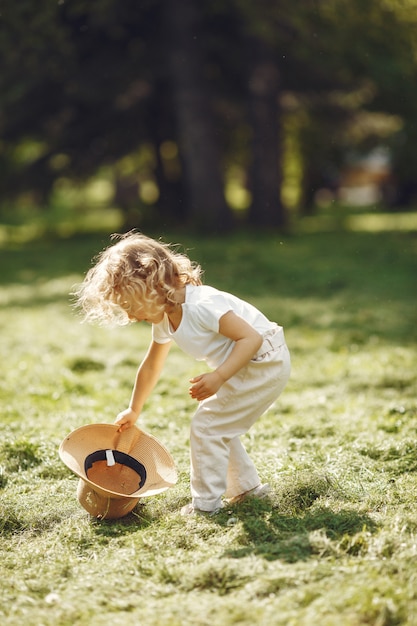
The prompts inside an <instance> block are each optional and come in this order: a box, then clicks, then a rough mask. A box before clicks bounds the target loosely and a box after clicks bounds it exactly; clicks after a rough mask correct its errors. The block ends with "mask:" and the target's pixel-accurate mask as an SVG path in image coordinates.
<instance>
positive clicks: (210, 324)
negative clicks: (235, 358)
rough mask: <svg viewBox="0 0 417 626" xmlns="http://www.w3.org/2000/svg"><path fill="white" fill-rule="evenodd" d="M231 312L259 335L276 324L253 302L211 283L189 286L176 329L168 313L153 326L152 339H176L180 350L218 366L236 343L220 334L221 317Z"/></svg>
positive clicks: (161, 341) (213, 366) (164, 340)
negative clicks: (215, 286) (217, 287)
mask: <svg viewBox="0 0 417 626" xmlns="http://www.w3.org/2000/svg"><path fill="white" fill-rule="evenodd" d="M229 311H233V312H234V313H236V315H239V316H240V317H242V318H243V319H244V320H245V321H246V322H247V323H248V324H250V325H251V326H252V327H253V328H254V329H255V330H257V331H258V333H260V334H263V333H264V332H265V331H267V330H270V329H271V328H273V327H274V326H275V324H273V323H272V322H270V321H269V320H268V319H267V318H266V317H265V315H263V313H261V312H260V311H258V309H257V308H256V307H254V306H253V305H252V304H249V303H248V302H245V301H244V300H241V299H240V298H237V297H236V296H234V295H232V294H230V293H226V292H225V291H219V290H218V289H214V287H209V286H208V285H199V286H195V285H186V290H185V302H184V304H183V305H182V319H181V323H180V325H179V326H178V328H177V330H175V331H174V330H173V329H172V328H171V325H170V323H169V319H168V316H167V315H165V316H164V319H163V320H162V322H160V323H159V324H153V325H152V338H153V340H154V341H156V343H167V342H168V341H170V340H174V341H175V343H176V344H177V345H178V346H179V348H181V350H183V351H184V352H186V353H188V354H190V355H191V356H193V357H194V358H195V359H197V360H198V361H206V362H207V364H208V365H209V367H212V368H216V367H218V366H219V365H221V364H222V363H223V362H224V361H225V359H227V357H228V356H229V354H230V352H231V351H232V349H233V345H234V341H232V340H231V339H228V338H227V337H224V335H220V334H219V321H220V318H221V317H222V316H223V315H224V314H225V313H228V312H229Z"/></svg>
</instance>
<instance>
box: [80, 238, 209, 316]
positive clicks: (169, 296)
mask: <svg viewBox="0 0 417 626" xmlns="http://www.w3.org/2000/svg"><path fill="white" fill-rule="evenodd" d="M112 239H113V240H114V239H118V240H119V241H118V242H117V243H116V244H113V245H111V246H110V247H108V248H106V249H104V250H103V251H102V252H101V253H100V254H99V255H98V256H97V257H96V259H95V261H96V263H95V265H94V266H93V267H92V268H91V269H90V270H89V271H88V272H87V274H86V277H85V279H84V281H83V282H82V283H81V285H80V286H79V287H78V289H77V290H76V291H75V292H74V294H73V295H74V296H75V298H76V301H75V304H76V306H78V307H79V308H80V309H81V310H82V312H83V313H84V320H85V321H88V322H92V321H95V322H99V323H102V324H111V323H116V324H119V325H123V324H128V323H129V321H130V318H129V315H130V314H132V313H133V310H135V311H137V310H138V309H146V308H152V310H154V311H158V312H163V311H164V310H165V308H166V306H167V305H169V304H172V305H174V304H175V303H176V300H175V295H176V292H177V290H178V289H179V288H181V287H182V286H184V285H187V284H191V285H201V275H202V270H201V267H200V266H199V265H197V264H195V263H193V262H192V261H191V260H190V259H189V258H188V257H187V256H186V255H184V254H180V253H179V252H176V251H174V250H173V249H172V248H171V247H170V246H169V245H168V244H165V243H162V242H159V241H155V240H154V239H151V238H149V237H147V236H146V235H143V234H142V233H138V232H135V231H131V232H129V233H127V234H125V235H112Z"/></svg>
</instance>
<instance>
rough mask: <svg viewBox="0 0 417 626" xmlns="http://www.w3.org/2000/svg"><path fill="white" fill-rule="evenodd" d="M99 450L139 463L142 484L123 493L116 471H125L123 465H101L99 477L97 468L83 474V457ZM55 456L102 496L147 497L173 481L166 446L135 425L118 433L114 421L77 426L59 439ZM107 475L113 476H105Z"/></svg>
mask: <svg viewBox="0 0 417 626" xmlns="http://www.w3.org/2000/svg"><path fill="white" fill-rule="evenodd" d="M99 450H120V451H121V452H123V453H125V454H128V455H129V456H131V457H132V458H133V459H134V460H136V461H138V462H139V463H140V464H142V465H143V466H144V468H145V469H146V479H145V481H144V484H143V485H142V486H141V487H140V488H138V489H135V490H134V491H132V492H131V493H126V490H125V488H124V483H125V481H124V480H122V479H121V478H120V473H122V474H123V472H124V471H125V466H123V465H122V466H121V467H119V468H117V467H116V468H115V467H113V468H110V467H108V468H106V467H104V468H103V470H104V472H102V473H101V475H102V476H103V480H101V479H100V472H95V473H94V480H92V478H93V476H91V475H90V476H88V475H87V471H86V468H85V460H86V459H87V458H88V457H89V456H90V455H92V454H93V453H95V452H97V451H99ZM59 456H60V458H61V460H62V461H63V462H64V463H65V465H66V466H67V467H68V468H69V469H70V470H71V471H72V472H74V474H76V475H77V476H79V478H81V479H82V480H83V481H85V482H86V483H87V484H88V485H90V486H91V487H92V489H93V490H94V491H95V492H96V493H98V494H99V495H102V496H104V497H111V498H132V499H137V498H143V497H148V496H152V495H156V494H158V493H161V492H163V491H165V490H166V489H169V488H170V487H172V486H173V485H175V483H176V482H177V471H176V469H175V464H174V461H173V459H172V457H171V455H170V454H169V452H168V450H167V449H166V448H165V447H164V446H163V445H162V444H161V443H160V442H159V441H158V440H157V439H156V438H155V437H153V436H152V435H150V434H148V433H145V432H144V431H143V430H141V429H139V428H137V427H136V426H131V427H130V428H129V429H127V430H126V431H123V433H119V431H118V426H117V425H116V424H88V425H87V426H81V428H77V429H76V430H74V431H73V432H72V433H70V434H69V435H68V436H67V437H65V439H64V440H63V441H62V443H61V445H60V447H59ZM118 470H120V471H118ZM129 471H131V470H129ZM89 474H90V472H89ZM109 475H111V476H112V477H114V480H113V478H112V479H110V480H109ZM122 485H123V486H122Z"/></svg>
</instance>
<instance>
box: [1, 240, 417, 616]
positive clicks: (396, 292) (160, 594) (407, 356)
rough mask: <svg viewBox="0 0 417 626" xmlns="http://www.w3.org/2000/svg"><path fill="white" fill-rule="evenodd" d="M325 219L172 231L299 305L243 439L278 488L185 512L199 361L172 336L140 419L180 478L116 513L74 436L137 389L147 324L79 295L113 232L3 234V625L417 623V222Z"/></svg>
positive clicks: (277, 306)
mask: <svg viewBox="0 0 417 626" xmlns="http://www.w3.org/2000/svg"><path fill="white" fill-rule="evenodd" d="M310 231H311V232H304V234H298V235H285V236H280V235H275V234H270V235H257V236H254V235H251V236H250V235H244V234H239V235H235V236H232V237H227V238H224V239H217V240H212V239H207V238H206V239H202V240H200V239H193V238H191V236H189V235H182V234H175V235H170V236H167V239H168V240H171V241H180V242H182V243H183V244H184V245H185V247H186V248H188V249H189V253H190V255H191V256H193V257H194V258H196V259H198V260H199V261H200V262H201V263H202V264H203V266H204V267H205V270H206V274H205V280H206V282H209V283H213V284H215V285H217V286H219V287H220V288H224V289H229V290H232V291H234V292H235V293H237V294H239V295H242V296H244V297H246V298H248V299H250V300H251V301H252V302H254V303H255V304H257V305H259V306H260V307H261V308H262V309H263V310H264V311H265V312H266V313H267V314H268V315H269V316H270V317H271V318H273V319H275V320H276V321H278V322H279V323H281V324H283V325H284V326H285V329H286V335H287V341H288V344H289V346H290V348H291V352H292V359H293V373H292V378H291V381H290V383H289V385H288V387H287V389H286V390H285V391H284V393H283V395H282V397H281V398H280V400H279V401H278V402H277V403H276V405H274V407H272V408H271V409H270V411H269V412H268V413H267V414H266V415H265V416H264V417H263V418H262V419H261V420H260V421H259V422H258V423H257V424H256V425H255V426H254V427H253V429H252V430H251V431H250V433H249V434H248V435H247V437H246V438H245V444H246V446H247V448H248V450H249V451H250V453H251V455H252V456H253V458H254V459H255V461H256V463H257V465H258V468H259V471H260V473H261V475H262V478H263V479H264V480H265V481H269V482H270V484H271V486H272V487H273V495H272V496H271V498H270V500H264V501H259V502H255V501H252V502H246V503H244V504H242V505H240V506H234V507H228V508H226V509H225V511H224V512H222V513H221V514H219V515H218V516H216V517H215V518H212V519H205V518H190V519H184V518H182V517H181V516H180V515H179V509H180V507H181V506H182V505H183V504H185V503H186V502H188V500H189V484H188V454H189V450H188V429H189V422H190V418H191V416H192V413H193V410H194V403H193V402H192V401H191V399H190V398H189V396H188V394H187V387H188V379H189V378H190V377H191V376H192V375H193V374H194V373H196V372H198V371H201V367H202V365H201V364H198V363H195V362H194V361H192V360H191V359H190V358H188V357H187V356H185V355H183V354H182V353H181V352H180V351H178V350H177V349H173V350H172V352H171V354H170V356H169V360H168V363H167V366H166V369H165V371H164V374H163V377H162V379H161V380H160V383H159V384H158V386H157V388H156V390H155V392H154V394H153V396H152V398H151V399H150V401H149V403H148V405H147V406H146V410H145V411H144V413H143V416H142V422H141V425H142V426H143V427H144V428H145V429H146V430H148V431H149V432H151V433H152V434H154V435H155V436H156V437H158V438H159V439H160V440H161V441H162V442H163V443H164V444H165V445H166V446H167V447H168V448H169V450H170V451H171V453H172V454H173V456H174V458H175V461H176V463H177V466H178V470H179V482H178V484H177V485H176V486H175V487H174V488H172V489H171V490H169V491H167V492H165V493H164V494H161V495H160V496H157V497H153V498H149V499H147V501H146V504H145V505H144V506H143V505H139V506H138V507H137V508H136V509H135V510H134V512H133V513H132V514H131V515H129V516H128V517H126V518H124V519H122V520H120V521H117V522H106V521H104V522H100V521H97V520H94V519H90V518H89V516H88V515H87V513H86V512H85V511H84V510H83V509H82V508H81V507H80V506H79V504H78V502H77V500H76V496H75V491H76V485H77V478H76V477H75V476H73V475H71V473H70V471H69V470H68V469H67V468H66V467H65V466H64V465H63V464H62V463H61V461H60V460H59V458H58V454H57V449H58V446H59V443H60V441H61V440H62V439H63V438H64V437H65V436H66V435H67V434H68V433H69V432H70V431H71V430H73V429H74V428H77V427H79V426H81V425H84V424H88V423H92V422H112V421H113V420H114V418H115V415H116V414H117V412H118V411H120V410H121V409H123V408H124V407H125V405H126V402H127V401H128V399H129V396H130V390H131V385H132V383H133V378H134V375H135V369H136V366H137V364H138V362H139V361H140V359H141V356H142V355H143V353H144V350H145V349H146V346H147V343H148V341H149V333H150V330H149V327H147V326H146V325H144V326H142V325H132V326H129V327H125V328H119V329H113V330H108V329H103V328H97V327H90V326H86V325H80V324H79V320H78V319H77V318H76V317H75V315H74V313H73V311H72V310H71V307H70V306H69V296H68V293H69V292H70V291H71V289H72V286H73V284H74V283H75V282H77V281H78V280H80V278H81V275H82V272H84V271H85V270H86V269H87V268H88V267H89V264H90V259H91V257H92V256H93V254H95V253H96V252H97V251H98V250H99V249H101V247H102V246H103V245H104V244H105V243H106V238H105V237H104V236H103V235H100V236H94V235H86V236H84V237H83V238H73V239H64V240H61V241H54V240H39V241H37V240H34V241H27V242H26V243H22V244H20V243H19V242H17V241H14V242H8V241H6V240H4V241H3V243H2V246H1V248H0V263H1V267H2V277H1V282H2V285H1V291H0V325H1V339H0V341H1V354H2V357H3V358H2V364H1V371H0V399H1V411H2V415H1V436H0V532H1V539H2V541H1V546H0V580H1V584H0V619H1V623H2V624H4V625H10V626H21V624H27V625H28V626H29V625H34V626H41V625H42V626H67V625H68V626H69V625H76V626H87V625H93V626H95V625H100V624H105V623H111V624H112V625H114V626H119V625H120V626H121V625H122V624H123V625H125V624H144V625H145V626H160V624H165V625H167V626H191V625H193V626H206V625H207V626H208V625H210V626H211V625H212V624H219V625H222V626H230V625H232V624H238V625H242V626H246V625H248V626H249V624H250V625H252V624H259V625H261V626H274V625H276V626H315V625H316V624H320V625H321V626H359V625H374V626H394V625H398V624H404V625H410V626H411V625H413V626H414V625H416V624H417V575H416V573H415V572H416V570H415V563H416V556H417V513H416V507H415V502H416V498H417V452H416V442H417V382H416V372H417V353H416V344H417V325H416V304H417V297H416V296H417V290H416V287H417V282H416V276H417V272H416V269H417V237H416V233H415V232H414V231H404V232H392V233H390V232H386V231H385V232H370V231H366V232H365V231H343V230H336V231H334V232H320V231H317V232H313V229H310Z"/></svg>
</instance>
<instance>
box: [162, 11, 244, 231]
mask: <svg viewBox="0 0 417 626" xmlns="http://www.w3.org/2000/svg"><path fill="white" fill-rule="evenodd" d="M163 7H164V12H165V27H166V32H167V37H168V40H169V45H168V46H167V54H168V67H169V70H170V74H171V76H170V77H171V84H172V91H173V102H174V109H175V117H176V125H177V136H178V144H179V149H180V153H181V157H182V163H183V167H184V171H183V181H184V188H185V192H186V198H185V201H186V206H187V209H188V216H189V221H190V222H191V224H192V225H195V226H197V227H199V228H204V229H206V230H211V231H221V230H225V229H229V228H230V227H231V224H232V214H231V210H230V209H229V207H228V206H227V204H226V200H225V197H224V183H223V176H222V173H221V165H220V157H219V147H218V144H217V139H216V131H215V123H214V119H213V113H212V110H211V106H210V98H209V89H208V86H207V83H206V81H205V79H204V70H205V68H204V61H203V55H202V50H201V48H200V32H199V13H198V12H199V10H200V9H199V5H198V3H197V2H195V0H175V2H174V1H173V0H164V2H163Z"/></svg>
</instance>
